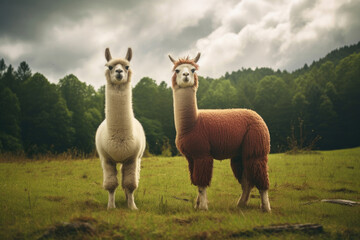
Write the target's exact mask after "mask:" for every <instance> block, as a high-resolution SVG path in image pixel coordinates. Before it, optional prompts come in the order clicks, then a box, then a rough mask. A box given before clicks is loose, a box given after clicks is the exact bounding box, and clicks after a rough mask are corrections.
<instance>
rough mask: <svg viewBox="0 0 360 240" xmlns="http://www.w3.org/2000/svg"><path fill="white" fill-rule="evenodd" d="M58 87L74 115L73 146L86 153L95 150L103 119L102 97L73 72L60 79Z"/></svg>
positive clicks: (72, 124)
mask: <svg viewBox="0 0 360 240" xmlns="http://www.w3.org/2000/svg"><path fill="white" fill-rule="evenodd" d="M58 87H59V90H60V92H61V95H62V96H63V98H64V99H65V101H66V105H67V108H68V109H69V110H70V111H71V115H72V123H71V124H70V125H71V126H72V128H73V129H74V130H75V134H74V136H73V142H72V147H73V148H76V149H77V150H79V151H80V152H84V153H90V152H92V151H94V149H95V140H94V139H95V133H96V129H97V127H98V126H99V124H100V123H101V121H102V119H103V117H102V115H101V112H103V103H102V102H101V97H100V96H99V95H98V94H97V92H96V91H95V89H94V88H93V87H92V86H90V85H86V83H84V82H81V81H80V80H79V79H78V78H77V77H76V76H75V75H73V74H70V75H67V76H65V77H64V78H62V79H60V81H59V84H58Z"/></svg>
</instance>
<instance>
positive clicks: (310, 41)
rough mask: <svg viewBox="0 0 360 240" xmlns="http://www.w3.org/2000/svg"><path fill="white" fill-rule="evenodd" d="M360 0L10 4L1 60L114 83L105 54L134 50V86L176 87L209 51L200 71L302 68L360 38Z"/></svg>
mask: <svg viewBox="0 0 360 240" xmlns="http://www.w3.org/2000/svg"><path fill="white" fill-rule="evenodd" d="M359 13H360V0H296V1H295V0H291V1H290V0H242V1H239V0H237V1H234V0H226V1H225V0H221V1H219V0H197V1H195V0H185V1H181V0H177V1H172V0H151V1H150V0H141V1H125V0H118V1H115V0H108V1H106V0H105V1H98V0H86V1H85V0H81V1H78V0H76V1H73V0H71V1H68V0H61V1H50V0H46V1H45V0H31V1H26V0H23V1H17V0H10V1H7V0H0V58H4V59H5V62H6V64H7V65H9V64H12V65H13V66H14V67H15V68H17V66H18V65H19V63H20V62H21V61H24V60H25V61H26V62H27V63H28V64H29V65H30V67H31V69H32V72H33V73H35V72H40V73H42V74H44V75H45V76H46V77H47V78H48V79H49V80H50V81H51V82H54V83H57V82H58V80H59V79H61V78H63V77H64V76H66V75H67V74H70V73H73V74H75V75H76V76H77V77H78V78H79V79H80V80H81V81H85V82H87V83H89V84H91V85H93V86H94V87H96V88H98V87H100V86H101V85H104V84H105V77H104V68H105V67H104V64H105V57H104V50H105V48H106V47H109V48H110V51H111V53H112V56H113V57H125V54H126V50H127V48H128V47H132V49H133V60H132V61H131V63H132V65H131V67H132V69H133V83H134V84H136V83H137V82H138V81H139V80H140V79H141V78H142V77H145V76H148V77H151V78H153V79H155V80H156V81H157V82H158V83H160V82H161V81H166V82H167V83H170V78H171V67H172V63H171V62H170V61H169V59H168V57H167V55H168V54H169V53H170V54H171V55H172V56H173V57H174V58H178V57H183V56H186V55H190V56H191V57H194V56H195V55H196V54H197V52H201V53H202V55H201V59H200V61H199V64H200V70H199V74H200V75H202V76H209V77H214V78H216V77H220V76H222V75H224V74H225V72H226V71H228V72H231V71H236V70H238V69H240V68H242V67H245V68H248V67H251V68H255V67H271V68H273V69H282V70H283V69H286V70H288V71H292V70H294V69H297V68H300V67H302V66H303V65H304V63H308V64H309V63H311V62H312V61H313V60H317V59H319V58H321V57H323V56H325V55H326V54H327V53H328V52H329V51H331V50H333V49H335V48H338V47H341V46H344V45H350V44H354V43H357V42H358V41H360V14H359Z"/></svg>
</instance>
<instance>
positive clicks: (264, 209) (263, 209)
mask: <svg viewBox="0 0 360 240" xmlns="http://www.w3.org/2000/svg"><path fill="white" fill-rule="evenodd" d="M261 210H262V211H263V212H266V213H271V208H270V206H261Z"/></svg>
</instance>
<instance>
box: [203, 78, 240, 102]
mask: <svg viewBox="0 0 360 240" xmlns="http://www.w3.org/2000/svg"><path fill="white" fill-rule="evenodd" d="M236 107H239V105H238V97H237V91H236V89H235V88H234V87H233V86H232V84H231V82H230V80H228V79H226V80H225V79H224V80H216V81H212V82H211V84H210V86H209V90H208V91H207V92H206V94H204V96H203V98H202V99H201V101H200V102H199V108H213V109H221V108H236Z"/></svg>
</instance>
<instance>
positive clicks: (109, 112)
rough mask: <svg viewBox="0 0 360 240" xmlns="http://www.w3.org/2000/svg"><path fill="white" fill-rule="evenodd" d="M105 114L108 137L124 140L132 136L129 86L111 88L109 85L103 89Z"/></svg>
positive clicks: (132, 114)
mask: <svg viewBox="0 0 360 240" xmlns="http://www.w3.org/2000/svg"><path fill="white" fill-rule="evenodd" d="M105 96H106V97H105V114H106V123H107V128H108V132H109V135H110V136H111V137H120V138H125V137H129V136H132V134H133V118H134V113H133V108H132V102H131V98H132V91H131V85H130V84H126V85H123V86H113V85H111V84H109V83H107V84H106V88H105Z"/></svg>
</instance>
